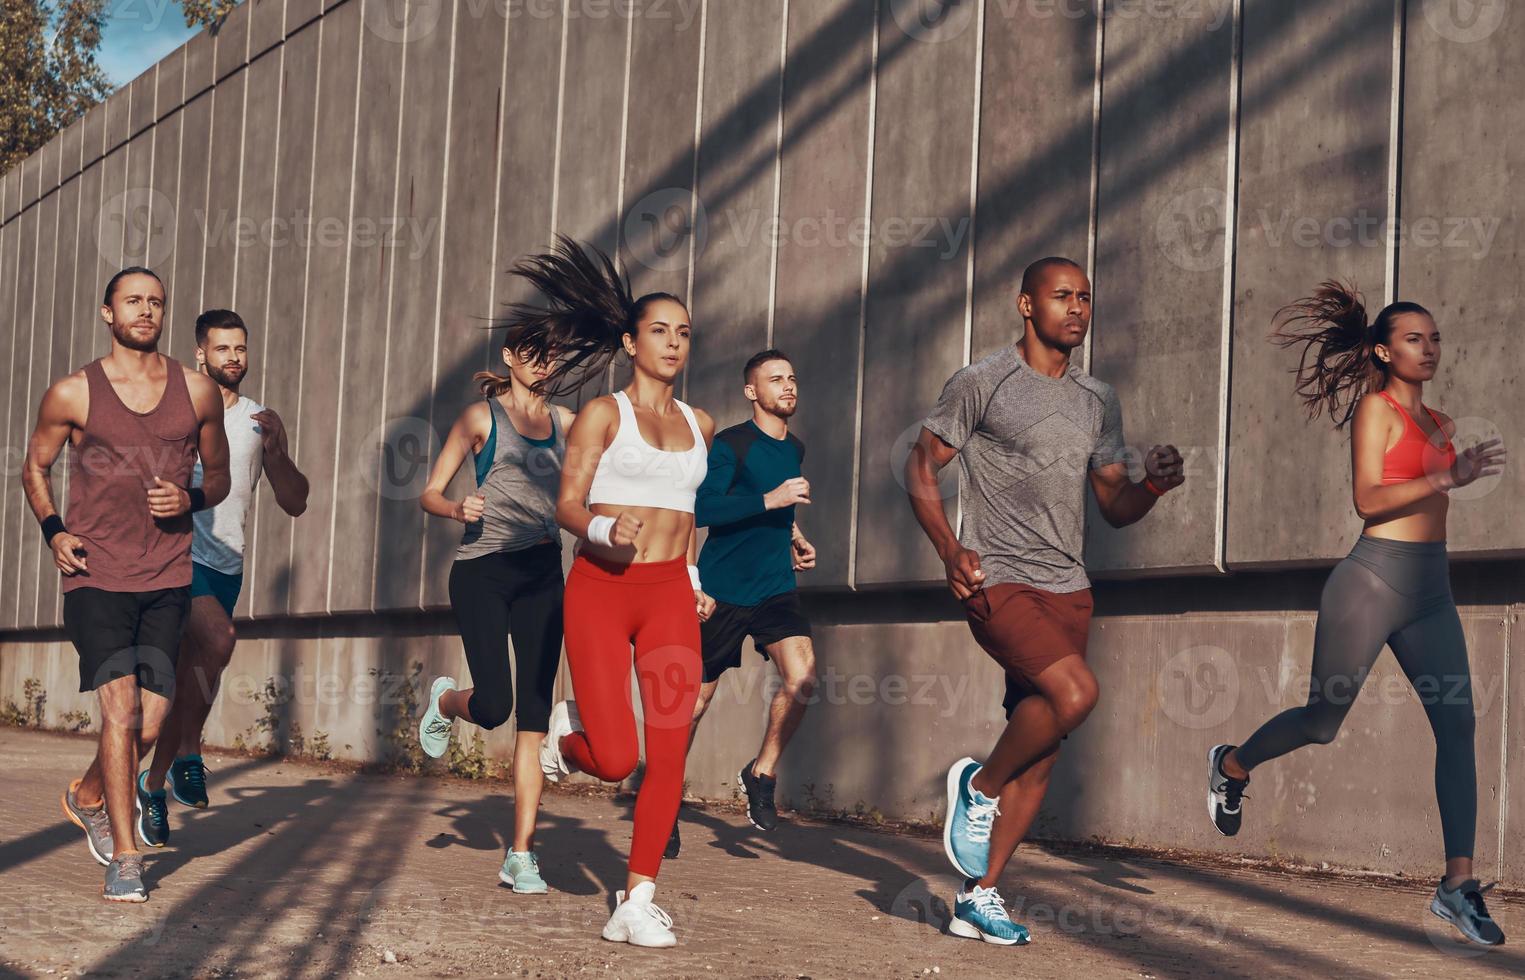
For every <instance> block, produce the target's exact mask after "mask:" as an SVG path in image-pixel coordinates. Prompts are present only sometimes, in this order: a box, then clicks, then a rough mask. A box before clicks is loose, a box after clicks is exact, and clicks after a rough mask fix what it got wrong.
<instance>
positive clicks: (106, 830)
mask: <svg viewBox="0 0 1525 980" xmlns="http://www.w3.org/2000/svg"><path fill="white" fill-rule="evenodd" d="M85 819H86V820H88V821H90V826H91V828H92V829H94V831H95V833H96V835H97V836H100V837H110V836H111V816H110V814H108V813H107V812H106V808H105V807H104V806H99V807H96V808H95V812H94V813H87V814H85Z"/></svg>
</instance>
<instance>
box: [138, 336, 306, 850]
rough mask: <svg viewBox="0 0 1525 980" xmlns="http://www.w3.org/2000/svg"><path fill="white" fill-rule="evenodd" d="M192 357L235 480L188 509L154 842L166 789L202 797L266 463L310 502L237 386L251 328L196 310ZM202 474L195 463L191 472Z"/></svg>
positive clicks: (284, 499) (144, 823) (274, 427)
mask: <svg viewBox="0 0 1525 980" xmlns="http://www.w3.org/2000/svg"><path fill="white" fill-rule="evenodd" d="M196 364H197V365H198V366H199V367H200V368H201V370H202V371H204V372H205V373H206V374H207V376H208V377H210V378H211V379H212V380H213V381H216V382H217V384H218V387H219V389H220V390H221V392H222V405H223V424H224V428H225V429H226V430H227V435H228V469H229V472H230V474H231V477H232V489H231V490H229V491H228V496H227V499H225V500H224V501H223V502H222V503H220V504H218V505H217V506H216V507H213V508H211V509H208V510H204V511H201V512H199V513H197V514H196V515H194V520H195V525H196V532H195V535H194V536H193V538H192V539H191V611H190V615H189V616H188V617H187V618H186V622H185V633H184V636H183V638H182V640H181V644H180V661H179V669H178V670H177V674H178V678H177V681H178V682H177V683H176V685H175V699H174V703H173V704H172V705H171V707H170V711H169V715H168V717H167V718H165V720H164V725H163V727H162V728H161V730H160V735H159V742H158V747H157V748H156V749H155V751H154V759H153V764H152V765H151V766H150V767H149V768H148V769H147V770H146V771H145V772H142V773H140V774H139V775H138V803H139V813H138V834H139V836H140V837H142V839H143V843H144V844H147V845H148V846H150V847H163V846H164V845H165V844H166V843H168V842H169V819H168V799H167V793H166V784H167V786H168V792H169V793H173V794H174V796H175V799H176V800H178V801H180V803H181V804H183V805H185V806H193V807H198V808H200V807H205V806H206V805H207V793H206V767H205V766H204V765H203V764H202V761H201V729H202V727H203V726H204V725H205V724H206V720H207V715H208V714H210V713H211V711H212V702H213V701H214V700H215V699H216V697H217V688H218V684H219V682H220V681H221V679H222V672H223V670H224V669H225V668H226V667H227V666H228V661H229V660H230V659H231V658H232V656H233V645H234V643H235V642H236V641H237V635H236V634H235V632H234V629H233V609H234V607H235V606H236V605H237V604H238V596H239V592H240V591H241V590H242V588H243V579H244V528H245V526H246V525H247V523H248V517H249V505H250V502H251V501H252V500H253V499H254V488H255V486H256V485H257V484H258V483H259V478H260V473H261V472H263V473H264V475H265V476H266V477H268V478H269V480H270V489H271V490H273V491H274V492H275V502H276V503H277V504H279V505H280V507H281V509H282V510H284V511H285V512H286V513H288V514H290V515H291V516H292V517H297V516H299V515H300V514H301V513H302V512H303V511H304V510H306V509H307V490H308V487H307V477H305V476H303V475H302V472H301V471H300V470H299V469H297V466H296V463H295V462H294V461H293V460H292V458H291V456H290V455H289V454H288V452H287V449H286V427H285V425H284V424H283V423H282V422H281V417H280V416H279V415H277V414H275V412H273V411H271V410H270V409H268V408H265V407H264V406H262V405H260V404H259V403H258V402H256V401H254V400H253V399H252V398H246V397H244V396H243V395H241V394H239V390H238V389H239V385H241V384H242V383H243V381H244V379H245V378H246V377H247V376H248V373H249V328H248V327H246V326H245V325H244V321H243V318H242V317H240V316H239V315H238V314H237V313H235V312H233V311H232V310H207V311H206V312H205V313H203V314H201V316H199V317H197V318H196ZM191 483H192V485H193V486H199V485H200V483H201V464H200V463H197V464H196V468H195V472H194V474H193V476H192V479H191Z"/></svg>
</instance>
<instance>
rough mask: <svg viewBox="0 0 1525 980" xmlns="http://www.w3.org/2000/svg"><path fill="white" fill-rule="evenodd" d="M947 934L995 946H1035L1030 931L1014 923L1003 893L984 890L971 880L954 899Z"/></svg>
mask: <svg viewBox="0 0 1525 980" xmlns="http://www.w3.org/2000/svg"><path fill="white" fill-rule="evenodd" d="M948 932H950V933H952V934H953V935H955V936H963V937H964V938H965V939H983V940H984V941H985V942H987V943H992V944H994V945H996V946H1026V945H1027V944H1028V943H1030V942H1032V934H1031V933H1029V932H1028V931H1027V927H1026V926H1023V925H1018V924H1017V923H1015V922H1013V921H1011V916H1010V915H1009V914H1008V913H1007V911H1006V903H1005V902H1003V901H1001V893H1000V892H998V891H996V890H995V889H994V888H981V887H980V886H979V885H977V884H975V883H974V881H973V880H972V879H971V880H969V881H966V882H964V888H963V890H961V891H960V892H959V893H958V894H957V895H956V896H954V899H953V919H952V920H951V921H950V922H949V923H948Z"/></svg>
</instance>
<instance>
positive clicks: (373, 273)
mask: <svg viewBox="0 0 1525 980" xmlns="http://www.w3.org/2000/svg"><path fill="white" fill-rule="evenodd" d="M361 16H362V18H363V20H364V24H363V28H364V29H363V30H362V31H361V34H360V36H361V44H362V48H361V68H360V73H359V74H360V88H361V91H362V92H364V93H365V97H364V104H365V107H364V111H362V112H361V113H360V115H359V123H358V125H359V131H358V133H357V136H356V153H357V157H356V161H355V172H354V190H353V192H352V193H353V198H352V200H353V204H352V208H351V219H350V224H349V231H350V241H349V243H348V245H349V284H348V285H349V298H348V305H347V313H346V315H345V317H344V319H343V330H344V342H343V346H342V347H341V348H340V350H341V352H342V356H343V359H344V363H343V366H342V368H341V369H340V370H341V374H340V377H341V378H343V379H344V380H343V383H342V384H341V385H340V398H341V401H340V411H339V433H338V435H339V448H338V453H337V455H336V457H335V460H336V465H337V467H338V474H337V477H336V479H335V486H334V492H335V497H334V523H333V528H334V543H333V568H332V573H331V585H330V593H329V609H330V611H332V612H345V611H356V610H363V609H369V608H371V601H372V589H373V584H374V580H375V568H376V566H375V551H374V548H373V545H374V542H375V534H376V514H377V508H378V505H379V490H380V488H381V487H382V486H383V483H382V481H384V480H385V479H386V476H387V474H386V471H385V469H384V466H385V464H386V462H387V459H386V454H385V448H386V447H385V445H384V444H383V435H384V432H383V426H382V422H383V419H382V384H383V383H384V377H385V375H384V373H383V372H384V370H385V360H386V325H387V322H388V321H387V315H388V312H389V309H390V304H391V302H392V301H394V300H397V299H400V297H399V296H397V295H396V294H394V293H393V292H392V291H391V271H392V268H393V262H394V260H395V259H396V258H397V256H396V254H395V253H396V248H395V247H393V246H392V244H391V241H392V236H393V235H394V234H395V228H396V226H397V221H398V218H399V212H400V209H401V207H403V206H405V204H406V198H405V197H401V196H400V192H399V190H398V186H397V180H396V177H397V157H398V143H397V141H398V136H399V132H398V113H399V112H400V111H401V110H400V105H399V103H400V100H402V99H403V98H404V96H405V91H404V89H405V86H406V84H407V83H406V82H405V81H404V78H403V55H404V53H405V50H406V42H405V41H404V39H402V38H399V37H397V36H396V35H394V34H391V33H390V32H388V31H386V30H383V29H381V28H382V26H383V25H384V24H385V23H387V20H386V18H388V17H390V14H389V13H388V0H365V2H364V4H363V6H362V7H361ZM329 349H330V350H331V349H332V341H331V340H330V344H329ZM404 465H407V464H404Z"/></svg>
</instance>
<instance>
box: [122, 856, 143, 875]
mask: <svg viewBox="0 0 1525 980" xmlns="http://www.w3.org/2000/svg"><path fill="white" fill-rule="evenodd" d="M116 871H117V878H119V879H120V878H141V877H143V855H141V854H123V855H122V856H121V857H119V858H117V860H116Z"/></svg>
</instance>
